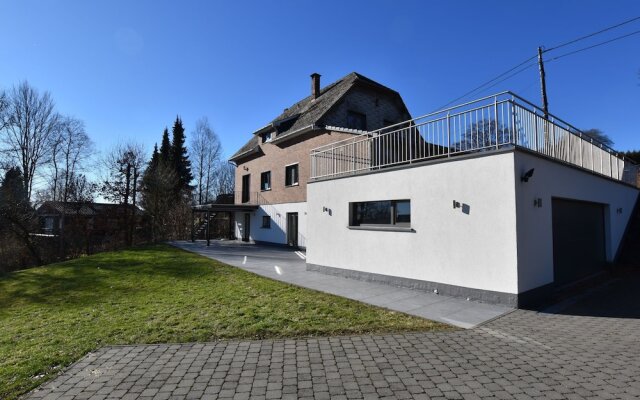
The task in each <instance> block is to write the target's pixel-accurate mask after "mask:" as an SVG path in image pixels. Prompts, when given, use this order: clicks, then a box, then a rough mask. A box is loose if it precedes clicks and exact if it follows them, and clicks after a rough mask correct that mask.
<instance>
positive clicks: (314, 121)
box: [207, 72, 411, 248]
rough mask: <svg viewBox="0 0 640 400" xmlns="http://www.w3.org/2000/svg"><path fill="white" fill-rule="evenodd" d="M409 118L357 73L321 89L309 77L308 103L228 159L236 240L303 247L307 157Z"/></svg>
mask: <svg viewBox="0 0 640 400" xmlns="http://www.w3.org/2000/svg"><path fill="white" fill-rule="evenodd" d="M410 118H411V116H410V114H409V111H408V110H407V107H406V106H405V104H404V102H403V101H402V98H401V97H400V94H398V92H396V91H394V90H392V89H389V88H387V87H385V86H383V85H381V84H379V83H377V82H375V81H373V80H371V79H368V78H366V77H364V76H362V75H360V74H358V73H355V72H354V73H351V74H349V75H347V76H345V77H344V78H342V79H340V80H338V81H337V82H334V83H332V84H330V85H328V86H326V87H324V88H321V87H320V75H318V74H312V75H311V93H310V96H308V97H306V98H304V99H303V100H301V101H299V102H297V103H295V104H294V105H292V106H290V107H289V108H287V109H285V110H284V112H283V113H282V114H281V115H280V116H278V117H277V118H275V119H274V120H273V121H272V122H270V123H269V124H268V125H266V126H264V127H262V128H260V129H258V130H257V131H255V132H253V135H252V137H251V139H250V140H249V141H248V142H247V143H246V144H245V145H244V146H242V148H241V149H240V150H238V151H237V152H236V153H235V154H234V155H233V156H232V157H231V159H230V161H232V162H233V163H235V164H236V166H237V168H236V176H235V182H236V190H238V192H237V193H236V196H235V205H234V210H233V211H234V212H235V218H234V221H235V222H234V223H235V226H236V228H235V236H236V237H238V238H242V239H243V240H245V241H254V242H258V243H259V242H268V243H277V244H287V245H290V246H294V247H302V248H304V247H306V246H307V239H306V236H307V231H308V228H307V213H308V209H307V203H306V201H307V181H308V180H309V177H310V174H311V171H310V158H309V154H310V152H311V150H312V149H313V148H316V147H318V146H322V145H325V144H328V143H333V142H336V141H340V140H344V139H349V138H353V137H360V136H361V135H363V134H366V133H367V132H369V131H373V130H376V129H380V128H383V127H385V126H388V125H393V124H396V123H399V122H401V121H406V120H408V119H410ZM214 208H215V207H214ZM207 209H210V210H212V211H214V212H215V211H225V210H226V209H229V207H227V208H226V209H225V207H222V208H221V207H217V208H215V210H214V209H213V208H211V207H208V208H207Z"/></svg>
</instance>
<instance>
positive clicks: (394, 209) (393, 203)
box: [348, 199, 411, 230]
mask: <svg viewBox="0 0 640 400" xmlns="http://www.w3.org/2000/svg"><path fill="white" fill-rule="evenodd" d="M383 202H389V222H388V223H364V224H363V223H359V222H357V221H356V218H357V215H356V214H357V211H356V208H357V207H358V205H359V204H365V203H383ZM399 203H408V205H409V222H398V204H399ZM348 227H349V228H352V229H367V228H383V229H385V228H391V229H395V228H397V229H401V230H410V229H411V199H396V200H369V201H354V202H350V203H349V225H348Z"/></svg>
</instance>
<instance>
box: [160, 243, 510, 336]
mask: <svg viewBox="0 0 640 400" xmlns="http://www.w3.org/2000/svg"><path fill="white" fill-rule="evenodd" d="M171 244H172V245H174V246H176V247H179V248H181V249H184V250H188V251H192V252H195V253H198V254H201V255H203V256H205V257H209V258H213V259H216V260H219V261H222V262H224V263H227V264H229V265H233V266H236V267H239V268H242V269H245V270H247V271H250V272H253V273H256V274H259V275H262V276H265V277H268V278H272V279H277V280H280V281H283V282H287V283H291V284H294V285H298V286H303V287H307V288H310V289H315V290H320V291H323V292H327V293H331V294H335V295H338V296H342V297H347V298H350V299H353V300H358V301H361V302H363V303H368V304H372V305H375V306H379V307H384V308H388V309H391V310H395V311H400V312H404V313H407V314H411V315H415V316H418V317H422V318H426V319H430V320H432V321H439V322H444V323H447V324H450V325H454V326H457V327H460V328H472V327H474V326H477V325H479V324H481V323H484V322H486V321H489V320H491V319H493V318H496V317H499V316H500V315H503V314H505V313H507V312H510V311H512V310H513V309H511V308H508V307H504V306H499V305H494V304H484V303H478V302H474V301H466V300H465V299H459V298H453V297H448V296H442V295H437V294H433V293H427V292H424V291H419V290H412V289H406V288H398V287H393V286H389V285H385V284H381V283H375V282H364V281H358V280H355V279H348V278H343V277H339V276H333V275H326V274H322V273H318V272H313V271H307V270H306V262H305V260H304V257H305V255H304V253H302V252H294V251H293V250H290V249H288V248H285V247H276V246H260V245H253V244H247V243H244V242H238V241H212V242H211V246H209V247H207V246H206V244H205V242H204V241H198V242H196V243H191V242H188V241H179V242H172V243H171Z"/></svg>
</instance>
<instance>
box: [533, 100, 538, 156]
mask: <svg viewBox="0 0 640 400" xmlns="http://www.w3.org/2000/svg"><path fill="white" fill-rule="evenodd" d="M533 140H534V143H535V151H538V110H536V109H535V108H534V109H533Z"/></svg>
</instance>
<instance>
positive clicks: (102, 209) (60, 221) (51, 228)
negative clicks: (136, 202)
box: [36, 201, 142, 239]
mask: <svg viewBox="0 0 640 400" xmlns="http://www.w3.org/2000/svg"><path fill="white" fill-rule="evenodd" d="M125 211H127V208H126V207H125V206H124V205H122V204H108V203H92V202H67V203H66V204H65V203H63V202H61V201H45V202H44V203H42V205H41V206H40V207H38V209H37V210H36V214H37V216H38V222H39V226H40V233H41V234H50V235H58V234H60V230H61V229H62V228H63V227H64V229H65V234H74V235H82V236H85V237H86V238H87V239H88V238H89V237H96V238H100V239H102V238H104V237H109V236H113V237H116V236H118V235H121V234H122V232H123V230H124V227H125V226H126V220H125V217H127V218H130V217H131V215H133V214H135V217H136V226H139V224H140V220H141V217H142V211H141V210H140V209H139V208H138V207H134V206H133V205H129V206H128V213H126V214H125ZM63 216H64V218H63Z"/></svg>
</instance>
